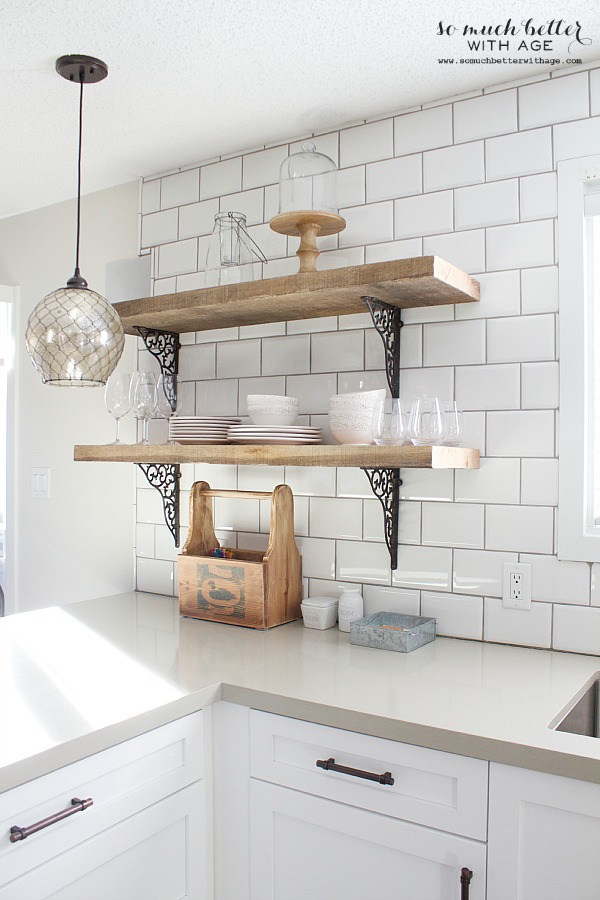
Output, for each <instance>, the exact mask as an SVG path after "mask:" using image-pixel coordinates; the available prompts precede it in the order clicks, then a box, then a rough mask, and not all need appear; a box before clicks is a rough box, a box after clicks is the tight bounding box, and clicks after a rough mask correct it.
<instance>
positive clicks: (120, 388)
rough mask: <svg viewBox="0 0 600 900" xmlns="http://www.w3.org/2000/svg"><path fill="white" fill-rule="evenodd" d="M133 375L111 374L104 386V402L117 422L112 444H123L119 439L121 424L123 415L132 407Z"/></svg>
mask: <svg viewBox="0 0 600 900" xmlns="http://www.w3.org/2000/svg"><path fill="white" fill-rule="evenodd" d="M130 388H131V375H126V374H123V373H122V372H119V373H118V374H114V375H111V376H110V378H109V379H108V381H107V382H106V387H105V388H104V404H105V406H106V408H107V410H108V411H109V413H110V414H111V416H114V418H115V420H116V423H117V434H116V437H115V439H114V441H113V442H112V444H111V445H110V446H113V445H114V444H122V443H123V442H122V441H121V440H120V439H119V425H120V423H121V419H122V418H123V416H126V415H127V413H128V412H129V410H130V409H131V396H130Z"/></svg>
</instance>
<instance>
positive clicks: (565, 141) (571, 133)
mask: <svg viewBox="0 0 600 900" xmlns="http://www.w3.org/2000/svg"><path fill="white" fill-rule="evenodd" d="M598 147H600V116H595V117H594V118H593V119H586V120H582V121H580V122H569V123H567V124H566V125H555V126H554V161H555V163H558V162H560V161H561V160H563V159H572V158H573V157H578V156H590V155H591V154H592V153H597V152H598Z"/></svg>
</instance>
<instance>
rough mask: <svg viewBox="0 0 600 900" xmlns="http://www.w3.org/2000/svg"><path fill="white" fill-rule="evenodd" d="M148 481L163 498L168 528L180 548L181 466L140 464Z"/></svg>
mask: <svg viewBox="0 0 600 900" xmlns="http://www.w3.org/2000/svg"><path fill="white" fill-rule="evenodd" d="M138 465H139V467H140V469H141V470H142V472H143V473H144V475H145V476H146V478H147V479H148V483H149V484H150V485H152V487H153V488H156V490H157V491H158V493H159V494H160V495H161V497H162V501H163V510H164V514H165V522H166V523H167V528H168V529H169V531H170V532H171V534H172V535H173V540H174V541H175V546H176V547H179V479H180V478H181V470H180V468H179V465H171V464H169V463H148V464H145V463H138Z"/></svg>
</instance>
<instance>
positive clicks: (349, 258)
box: [317, 247, 365, 270]
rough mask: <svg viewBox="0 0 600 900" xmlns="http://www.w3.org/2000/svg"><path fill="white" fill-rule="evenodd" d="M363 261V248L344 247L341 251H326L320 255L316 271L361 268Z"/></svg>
mask: <svg viewBox="0 0 600 900" xmlns="http://www.w3.org/2000/svg"><path fill="white" fill-rule="evenodd" d="M364 261H365V251H364V248H363V247H345V248H344V249H343V250H328V251H327V252H326V253H321V255H320V256H319V261H318V263H317V269H318V270H326V269H343V268H345V267H346V266H362V265H363V263H364Z"/></svg>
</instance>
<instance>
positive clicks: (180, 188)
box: [160, 168, 200, 209]
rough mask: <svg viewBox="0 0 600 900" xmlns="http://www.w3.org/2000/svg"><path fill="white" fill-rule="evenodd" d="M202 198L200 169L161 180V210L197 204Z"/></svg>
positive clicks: (189, 170)
mask: <svg viewBox="0 0 600 900" xmlns="http://www.w3.org/2000/svg"><path fill="white" fill-rule="evenodd" d="M199 196H200V169H196V168H194V169H188V170H187V171H186V172H178V173H177V174H176V175H168V176H167V177H166V178H162V179H161V188H160V205H161V209H169V208H170V207H176V206H183V205H184V204H185V203H195V202H196V201H197V200H198V199H199Z"/></svg>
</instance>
